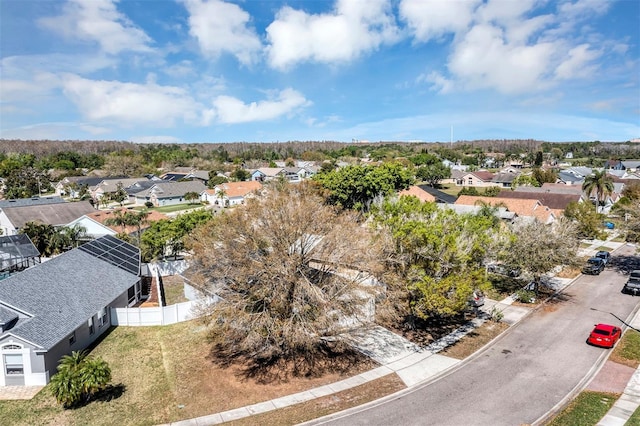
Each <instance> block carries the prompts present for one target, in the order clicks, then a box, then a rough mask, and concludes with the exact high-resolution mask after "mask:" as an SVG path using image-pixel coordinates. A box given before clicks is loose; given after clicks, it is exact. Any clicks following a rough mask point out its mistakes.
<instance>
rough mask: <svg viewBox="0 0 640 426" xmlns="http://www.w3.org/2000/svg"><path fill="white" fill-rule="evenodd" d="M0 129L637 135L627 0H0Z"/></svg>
mask: <svg viewBox="0 0 640 426" xmlns="http://www.w3.org/2000/svg"><path fill="white" fill-rule="evenodd" d="M0 20H1V22H0V55H1V58H0V61H1V62H0V108H1V109H0V138H6V139H9V138H17V139H82V140H85V139H99V140H129V141H134V142H233V141H248V142H274V141H289V140H316V141H317V140H337V141H352V140H360V141H363V140H366V141H372V142H374V141H390V140H393V141H414V140H420V141H428V142H432V141H445V142H448V141H449V140H450V139H451V133H452V132H451V130H452V129H453V140H474V139H486V138H490V139H529V138H531V139H539V140H547V141H592V140H601V141H625V140H629V139H633V138H640V30H639V29H638V22H640V2H639V1H637V0H621V1H613V0H570V1H553V0H549V1H547V0H496V1H493V0H393V1H391V0H337V1H324V0H315V1H295V0H292V1H287V2H282V1H271V0H245V1H219V0H178V1H172V0H144V1H133V0H121V1H115V0H85V1H82V0H68V1H53V0H50V1H49V0H0Z"/></svg>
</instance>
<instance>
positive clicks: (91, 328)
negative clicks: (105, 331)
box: [87, 317, 96, 335]
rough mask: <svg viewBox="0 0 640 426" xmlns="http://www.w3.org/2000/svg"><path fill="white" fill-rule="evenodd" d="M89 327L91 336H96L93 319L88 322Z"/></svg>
mask: <svg viewBox="0 0 640 426" xmlns="http://www.w3.org/2000/svg"><path fill="white" fill-rule="evenodd" d="M87 327H89V334H90V335H91V334H94V333H95V332H96V326H95V324H94V323H93V317H91V318H89V319H88V320H87Z"/></svg>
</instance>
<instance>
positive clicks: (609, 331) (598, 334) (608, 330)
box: [587, 324, 622, 348]
mask: <svg viewBox="0 0 640 426" xmlns="http://www.w3.org/2000/svg"><path fill="white" fill-rule="evenodd" d="M621 335H622V331H621V330H620V327H616V326H615V325H610V324H596V325H595V327H594V328H593V330H592V331H591V334H589V338H588V339H587V343H588V344H590V345H594V346H602V347H604V348H612V347H613V346H614V345H615V344H616V342H617V341H618V340H619V339H620V336H621Z"/></svg>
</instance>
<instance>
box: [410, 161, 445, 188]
mask: <svg viewBox="0 0 640 426" xmlns="http://www.w3.org/2000/svg"><path fill="white" fill-rule="evenodd" d="M450 177H451V169H450V168H449V167H447V166H445V165H444V164H442V163H440V162H438V163H435V164H430V165H428V166H422V167H419V168H418V170H416V178H418V179H420V180H423V181H426V182H427V183H428V184H429V185H430V186H432V187H434V188H435V187H436V186H437V185H438V184H439V183H440V181H441V180H443V179H448V178H450Z"/></svg>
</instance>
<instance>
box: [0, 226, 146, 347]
mask: <svg viewBox="0 0 640 426" xmlns="http://www.w3.org/2000/svg"><path fill="white" fill-rule="evenodd" d="M103 238H107V237H102V238H99V239H98V240H96V241H100V240H102V239H103ZM110 238H113V237H110ZM122 243H123V244H126V245H127V246H130V247H129V249H131V250H134V251H136V252H137V250H138V249H137V248H135V247H134V246H131V245H130V244H127V243H124V242H122ZM88 244H90V243H88ZM138 253H139V252H138ZM138 256H139V255H138ZM138 259H139V257H138ZM138 262H139V260H138ZM138 280H139V278H138V275H137V274H133V273H131V272H127V271H125V270H124V269H121V268H120V267H118V266H114V265H113V264H111V263H109V262H108V261H106V260H102V259H99V258H97V257H96V256H94V255H92V254H90V253H87V252H86V251H83V250H80V249H79V248H78V249H74V250H71V251H68V252H66V253H64V254H62V255H60V256H58V257H56V258H53V259H51V260H49V261H48V262H45V263H42V264H39V265H36V266H34V267H31V268H29V269H27V270H25V271H23V272H21V273H19V274H16V275H13V276H11V277H9V278H7V279H5V280H4V281H2V285H0V307H3V308H4V309H6V310H9V311H12V308H13V309H16V310H19V311H21V312H24V313H26V314H28V315H29V316H30V317H29V318H20V319H19V320H18V322H17V324H16V325H15V326H14V327H13V328H11V329H10V330H7V331H5V333H4V334H7V333H10V334H12V335H15V336H17V337H19V338H22V339H24V340H26V341H29V342H31V343H34V344H36V345H38V346H39V347H41V348H43V349H45V350H49V349H51V348H52V347H53V346H55V345H56V344H57V343H58V342H60V341H61V340H62V339H65V338H66V337H67V336H69V334H71V332H72V331H74V330H75V329H77V328H78V327H79V326H80V325H82V324H83V323H86V321H87V320H88V319H89V317H91V316H92V315H95V314H96V313H98V312H99V311H100V309H102V308H104V307H105V306H107V305H108V304H109V303H111V302H113V301H114V300H115V299H116V298H117V297H118V296H120V295H122V294H123V293H124V292H125V291H127V289H128V288H129V287H131V286H132V285H134V284H135V283H136V282H137V281H138Z"/></svg>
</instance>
